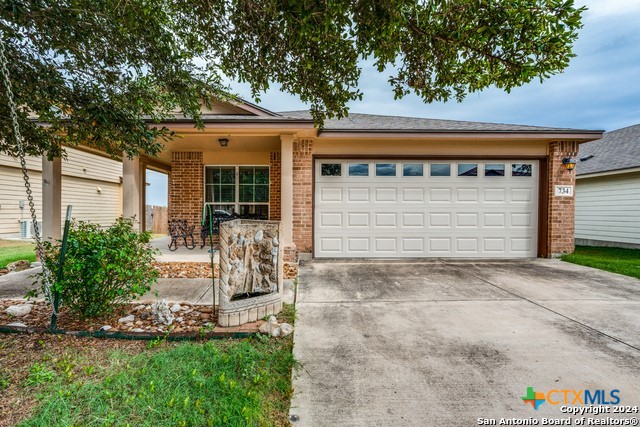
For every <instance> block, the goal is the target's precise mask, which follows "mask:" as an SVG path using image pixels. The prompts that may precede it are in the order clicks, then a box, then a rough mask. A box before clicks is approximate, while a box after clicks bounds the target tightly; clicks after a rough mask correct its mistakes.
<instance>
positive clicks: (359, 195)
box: [347, 188, 369, 202]
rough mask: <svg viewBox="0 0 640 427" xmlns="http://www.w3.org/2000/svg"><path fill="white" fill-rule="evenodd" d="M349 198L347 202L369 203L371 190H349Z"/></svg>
mask: <svg viewBox="0 0 640 427" xmlns="http://www.w3.org/2000/svg"><path fill="white" fill-rule="evenodd" d="M347 191H348V192H349V197H348V198H347V202H368V201H369V189H368V188H349V189H348V190H347Z"/></svg>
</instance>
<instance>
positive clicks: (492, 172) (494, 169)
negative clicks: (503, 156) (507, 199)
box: [484, 163, 504, 176]
mask: <svg viewBox="0 0 640 427" xmlns="http://www.w3.org/2000/svg"><path fill="white" fill-rule="evenodd" d="M484 176H504V163H487V164H486V165H484Z"/></svg>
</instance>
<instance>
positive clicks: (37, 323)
mask: <svg viewBox="0 0 640 427" xmlns="http://www.w3.org/2000/svg"><path fill="white" fill-rule="evenodd" d="M24 303H25V301H24V300H0V325H2V326H5V325H9V324H11V323H15V322H19V323H22V324H24V325H26V326H27V327H28V328H39V329H45V328H48V327H49V325H50V321H51V307H50V306H49V305H47V304H46V303H45V302H44V301H37V302H33V309H32V310H31V313H29V314H27V315H26V316H23V317H13V316H11V315H9V314H7V313H5V310H6V309H7V307H9V306H11V305H21V304H24ZM173 305H174V304H169V307H172V306H173ZM179 306H180V310H179V311H176V312H174V313H173V315H174V321H173V324H172V325H170V326H165V325H157V324H154V322H153V319H152V316H151V304H129V305H126V306H124V307H123V308H122V309H121V310H119V311H118V312H117V313H114V314H113V315H111V316H107V317H104V318H100V319H87V320H82V319H79V318H78V317H77V316H75V315H74V314H72V313H70V312H69V310H68V309H66V308H64V307H63V308H61V310H60V314H59V317H58V329H62V330H66V331H90V332H94V331H99V330H100V329H101V328H103V327H104V326H110V328H105V329H108V333H113V332H124V333H128V334H132V335H135V334H149V333H158V334H165V333H167V332H168V333H169V334H179V335H189V334H191V335H197V334H199V333H201V332H202V331H208V332H213V333H215V334H219V333H228V334H233V333H236V332H247V333H252V332H257V331H258V329H259V327H260V325H261V324H262V323H263V322H264V321H263V320H259V321H257V322H251V323H247V324H244V325H242V326H238V327H235V328H222V327H219V326H216V319H215V317H214V314H213V307H212V306H210V305H195V304H188V303H180V304H179ZM128 315H133V316H134V319H133V321H132V322H126V323H124V322H120V321H119V320H120V319H121V318H124V317H126V316H128Z"/></svg>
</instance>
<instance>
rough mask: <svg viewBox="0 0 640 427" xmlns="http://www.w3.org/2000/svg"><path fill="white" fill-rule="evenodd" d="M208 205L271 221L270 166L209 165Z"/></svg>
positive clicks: (206, 173)
mask: <svg viewBox="0 0 640 427" xmlns="http://www.w3.org/2000/svg"><path fill="white" fill-rule="evenodd" d="M205 203H208V204H212V205H213V207H214V209H216V210H223V211H226V212H228V213H230V214H233V213H237V214H239V215H242V216H246V217H251V218H255V219H269V167H268V166H207V167H206V168H205Z"/></svg>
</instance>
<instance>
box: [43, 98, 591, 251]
mask: <svg viewBox="0 0 640 427" xmlns="http://www.w3.org/2000/svg"><path fill="white" fill-rule="evenodd" d="M203 120H204V123H205V126H206V128H205V130H204V131H201V130H198V129H195V128H194V125H193V122H192V121H191V120H189V119H187V118H185V117H184V116H182V115H180V114H176V115H175V117H174V118H172V119H171V120H167V121H166V122H164V123H161V124H160V125H163V126H167V127H168V128H170V129H172V130H174V131H175V132H177V134H179V136H180V137H179V138H176V139H174V140H172V141H169V142H167V143H166V144H165V147H164V150H163V151H162V152H161V153H160V154H159V155H158V156H157V157H155V158H148V157H145V156H142V157H140V158H135V159H132V160H129V159H126V158H125V159H123V171H124V172H123V179H124V182H123V213H124V215H125V216H132V215H136V216H137V217H138V218H140V213H141V212H142V209H143V208H144V203H143V200H144V198H143V186H142V185H141V182H143V180H142V177H143V176H144V170H145V168H146V167H154V168H156V169H157V170H161V171H162V170H163V171H165V172H167V173H169V218H170V219H171V218H174V219H185V220H187V221H188V222H189V223H190V224H200V221H201V219H202V210H203V205H204V204H210V205H212V206H213V207H214V208H215V209H216V210H224V211H227V212H230V213H237V214H240V215H243V216H249V217H252V218H260V219H270V220H279V221H281V223H282V230H283V232H282V234H283V235H282V236H281V242H282V245H281V247H283V248H284V253H285V258H286V260H287V261H288V262H294V261H295V259H296V257H301V258H302V257H306V258H309V257H316V258H342V257H356V258H357V257H367V258H368V257H371V258H395V257H410V258H414V257H466V258H518V257H550V256H554V255H556V254H560V253H565V252H571V251H573V248H574V246H573V234H574V200H573V197H572V196H573V191H572V190H573V185H575V174H574V172H572V171H569V170H567V169H566V168H565V166H564V165H563V159H565V158H571V157H574V156H575V155H576V153H577V151H578V145H579V144H582V143H584V142H588V141H593V140H596V139H599V138H600V137H601V136H602V132H601V131H589V130H575V129H560V128H552V127H536V126H523V125H509V124H493V123H475V122H463V121H450V120H433V119H424V118H412V117H397V116H391V115H389V116H384V115H370V114H355V113H354V114H351V115H350V116H349V118H346V119H342V120H327V121H326V122H325V123H324V126H323V127H322V128H321V129H319V128H317V127H316V126H314V123H313V121H312V119H311V117H310V115H309V113H308V112H307V111H288V112H281V113H275V112H271V111H268V110H265V109H263V108H260V107H258V106H256V105H252V104H250V103H246V102H237V103H224V104H223V103H218V104H214V105H213V106H212V107H211V108H209V109H207V110H205V111H203ZM52 179H55V177H52ZM567 193H568V194H569V195H570V196H567ZM52 197H53V198H55V197H57V195H55V194H54V195H52ZM55 228H56V227H53V228H52V229H55Z"/></svg>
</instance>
